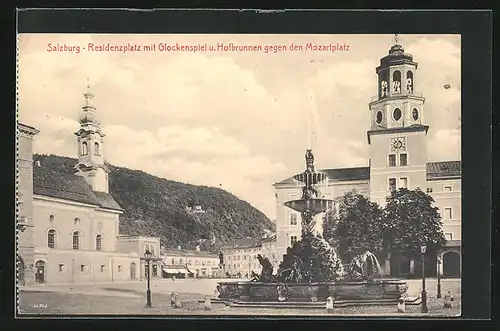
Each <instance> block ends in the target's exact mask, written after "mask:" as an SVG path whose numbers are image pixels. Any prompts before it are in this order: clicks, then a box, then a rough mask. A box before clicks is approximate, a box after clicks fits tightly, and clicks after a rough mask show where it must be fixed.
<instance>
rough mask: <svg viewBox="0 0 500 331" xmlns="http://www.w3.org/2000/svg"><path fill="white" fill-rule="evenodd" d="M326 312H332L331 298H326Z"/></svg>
mask: <svg viewBox="0 0 500 331" xmlns="http://www.w3.org/2000/svg"><path fill="white" fill-rule="evenodd" d="M326 312H327V313H331V312H333V298H332V297H328V298H327V299H326Z"/></svg>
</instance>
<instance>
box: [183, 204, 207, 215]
mask: <svg viewBox="0 0 500 331" xmlns="http://www.w3.org/2000/svg"><path fill="white" fill-rule="evenodd" d="M186 210H187V211H189V212H192V213H194V214H203V213H205V210H203V208H202V207H201V206H199V205H197V206H193V207H189V206H188V207H186Z"/></svg>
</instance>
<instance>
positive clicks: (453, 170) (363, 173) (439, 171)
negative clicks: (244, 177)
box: [274, 161, 462, 185]
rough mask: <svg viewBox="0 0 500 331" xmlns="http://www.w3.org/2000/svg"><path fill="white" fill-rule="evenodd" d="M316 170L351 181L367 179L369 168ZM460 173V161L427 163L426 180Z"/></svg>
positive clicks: (289, 182) (289, 181) (291, 182)
mask: <svg viewBox="0 0 500 331" xmlns="http://www.w3.org/2000/svg"><path fill="white" fill-rule="evenodd" d="M318 172H323V173H326V174H327V176H328V180H329V181H333V182H339V181H351V180H369V179H370V168H369V167H357V168H339V169H322V170H318ZM461 175H462V162H461V161H441V162H428V163H427V180H436V179H445V178H450V177H451V178H459V177H460V176H461ZM274 185H295V179H293V176H292V177H289V178H287V179H285V180H282V181H281V182H278V183H276V184H274Z"/></svg>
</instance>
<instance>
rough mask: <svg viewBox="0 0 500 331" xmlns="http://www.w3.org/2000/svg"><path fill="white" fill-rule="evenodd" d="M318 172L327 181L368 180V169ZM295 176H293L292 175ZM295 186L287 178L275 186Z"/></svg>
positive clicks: (290, 178) (293, 182)
mask: <svg viewBox="0 0 500 331" xmlns="http://www.w3.org/2000/svg"><path fill="white" fill-rule="evenodd" d="M318 172H322V173H325V174H326V175H327V176H328V180H329V181H349V180H368V179H370V168H369V167H357V168H339V169H321V170H318ZM294 176H295V175H294ZM286 184H290V185H295V179H294V178H293V176H292V177H289V178H287V179H285V180H282V181H281V182H278V183H276V184H275V185H286Z"/></svg>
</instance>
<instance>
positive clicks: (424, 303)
mask: <svg viewBox="0 0 500 331" xmlns="http://www.w3.org/2000/svg"><path fill="white" fill-rule="evenodd" d="M426 250H427V246H426V245H422V246H420V253H422V307H421V310H420V311H421V312H422V313H428V309H427V292H426V291H425V251H426Z"/></svg>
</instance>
